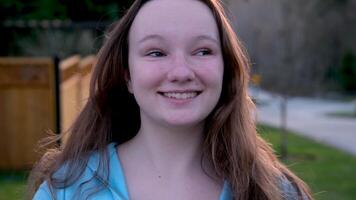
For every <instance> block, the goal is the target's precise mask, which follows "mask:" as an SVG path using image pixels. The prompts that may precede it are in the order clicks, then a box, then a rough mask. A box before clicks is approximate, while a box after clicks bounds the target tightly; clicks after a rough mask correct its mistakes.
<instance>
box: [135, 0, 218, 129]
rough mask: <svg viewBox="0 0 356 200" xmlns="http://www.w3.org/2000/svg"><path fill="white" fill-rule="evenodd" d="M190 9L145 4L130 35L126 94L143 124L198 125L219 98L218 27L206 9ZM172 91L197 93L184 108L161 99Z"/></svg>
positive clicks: (195, 6) (172, 4) (180, 5)
mask: <svg viewBox="0 0 356 200" xmlns="http://www.w3.org/2000/svg"><path fill="white" fill-rule="evenodd" d="M189 3H190V4H192V5H193V6H186V5H184V3H179V2H174V1H170V2H165V1H161V3H156V2H155V1H153V2H152V3H147V4H146V5H144V6H143V8H142V9H141V10H140V12H139V13H138V15H137V16H136V18H135V20H134V22H133V24H132V27H131V29H130V33H129V71H130V81H129V88H130V91H131V92H132V93H133V94H134V96H135V98H136V101H137V102H138V104H139V106H140V112H141V119H142V121H144V122H146V121H149V122H150V123H158V124H162V125H164V126H185V125H189V126H191V125H194V124H197V123H202V122H203V121H204V119H205V118H206V117H207V116H208V115H209V113H210V112H211V111H212V110H213V108H214V107H215V105H216V103H217V102H218V99H219V97H220V94H221V88H222V78H223V60H222V55H221V48H220V41H219V33H218V29H217V25H216V22H215V20H214V18H213V16H212V14H211V12H210V10H209V9H208V8H207V7H206V6H204V5H203V4H201V3H200V2H198V1H197V2H194V1H192V2H189ZM154 9H155V10H159V12H154V11H153V10H154ZM182 13H184V14H182ZM151 36H152V37H151ZM171 91H199V92H201V93H200V94H199V95H198V96H197V97H195V98H192V99H190V100H189V101H184V102H183V101H181V102H179V101H172V99H169V98H166V97H164V96H163V95H161V94H160V93H159V92H171Z"/></svg>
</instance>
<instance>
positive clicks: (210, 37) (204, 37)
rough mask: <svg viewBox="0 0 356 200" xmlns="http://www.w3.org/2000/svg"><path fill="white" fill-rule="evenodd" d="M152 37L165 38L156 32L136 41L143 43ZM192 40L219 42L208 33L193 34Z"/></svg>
mask: <svg viewBox="0 0 356 200" xmlns="http://www.w3.org/2000/svg"><path fill="white" fill-rule="evenodd" d="M152 39H157V40H162V41H164V40H165V39H164V37H163V36H161V35H158V34H150V35H147V36H145V37H143V38H142V39H140V40H139V41H138V43H143V42H145V41H147V40H152ZM193 40H194V41H196V40H209V41H211V42H214V43H216V44H217V45H219V44H220V43H219V41H218V40H217V39H215V38H214V37H212V36H210V35H198V36H195V37H194V39H193Z"/></svg>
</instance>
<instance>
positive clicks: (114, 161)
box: [108, 143, 231, 200]
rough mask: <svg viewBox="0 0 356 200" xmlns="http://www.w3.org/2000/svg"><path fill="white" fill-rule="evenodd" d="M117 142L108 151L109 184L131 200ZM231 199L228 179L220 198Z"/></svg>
mask: <svg viewBox="0 0 356 200" xmlns="http://www.w3.org/2000/svg"><path fill="white" fill-rule="evenodd" d="M117 146H118V145H117V144H116V143H111V144H109V146H108V151H109V155H110V173H112V174H111V175H110V176H109V184H110V183H112V184H111V187H113V188H115V190H116V191H119V192H120V193H121V194H122V195H124V197H125V198H126V199H127V200H129V194H128V187H127V185H126V179H125V174H124V171H123V169H122V165H121V163H120V158H119V155H118V153H117ZM229 199H231V189H230V186H229V184H228V182H227V181H224V185H223V188H222V191H221V192H220V195H219V200H229Z"/></svg>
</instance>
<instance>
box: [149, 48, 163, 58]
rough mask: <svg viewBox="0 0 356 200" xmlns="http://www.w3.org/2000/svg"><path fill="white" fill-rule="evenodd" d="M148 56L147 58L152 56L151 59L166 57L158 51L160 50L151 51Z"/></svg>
mask: <svg viewBox="0 0 356 200" xmlns="http://www.w3.org/2000/svg"><path fill="white" fill-rule="evenodd" d="M146 55H147V56H151V57H163V56H165V54H164V53H162V52H161V51H158V50H154V51H150V52H148V53H147V54H146Z"/></svg>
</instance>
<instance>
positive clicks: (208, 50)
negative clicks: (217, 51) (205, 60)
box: [195, 48, 212, 56]
mask: <svg viewBox="0 0 356 200" xmlns="http://www.w3.org/2000/svg"><path fill="white" fill-rule="evenodd" d="M202 52H203V53H207V54H204V55H200V56H206V55H211V53H212V51H211V50H210V49H206V48H203V49H199V50H198V51H197V53H195V55H197V54H199V53H202Z"/></svg>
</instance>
